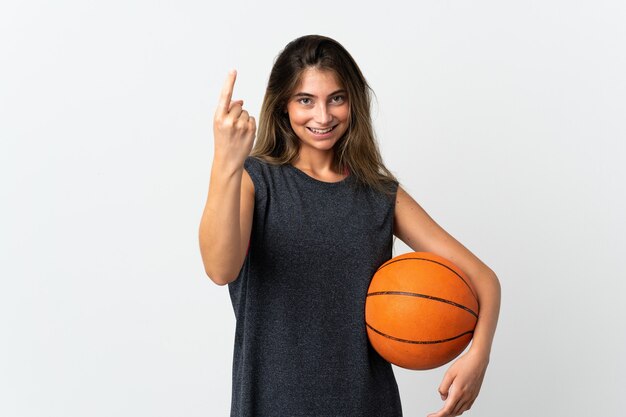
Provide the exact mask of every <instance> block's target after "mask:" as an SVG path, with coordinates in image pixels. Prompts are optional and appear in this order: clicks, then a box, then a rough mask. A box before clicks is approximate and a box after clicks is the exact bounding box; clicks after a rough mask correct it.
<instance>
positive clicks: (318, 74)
mask: <svg viewBox="0 0 626 417" xmlns="http://www.w3.org/2000/svg"><path fill="white" fill-rule="evenodd" d="M343 88H344V87H343V85H342V84H341V83H340V82H339V78H338V77H337V74H335V72H333V71H330V70H324V69H318V68H307V69H305V70H304V71H302V74H301V75H300V81H299V83H298V85H297V86H296V89H295V91H294V94H298V93H308V94H313V95H325V94H330V93H332V92H335V91H337V90H341V89H343Z"/></svg>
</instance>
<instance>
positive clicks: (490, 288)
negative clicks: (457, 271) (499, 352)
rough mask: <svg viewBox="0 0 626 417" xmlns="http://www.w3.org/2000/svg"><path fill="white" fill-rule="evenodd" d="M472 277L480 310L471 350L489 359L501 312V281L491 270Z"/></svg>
mask: <svg viewBox="0 0 626 417" xmlns="http://www.w3.org/2000/svg"><path fill="white" fill-rule="evenodd" d="M472 278H473V279H472V283H473V284H474V288H475V289H476V293H477V295H478V302H479V308H480V310H479V313H478V322H477V323H476V328H475V330H474V336H473V339H472V345H471V347H470V351H471V352H472V353H477V354H479V355H481V356H482V357H483V358H484V359H485V360H486V361H488V360H489V355H490V354H491V345H492V343H493V338H494V335H495V332H496V326H497V323H498V316H499V314H500V293H501V290H500V282H499V280H498V277H497V276H496V275H495V273H493V272H492V271H491V270H489V271H488V272H484V273H483V274H480V275H478V276H476V277H472Z"/></svg>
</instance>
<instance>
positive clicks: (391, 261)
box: [376, 258, 478, 301]
mask: <svg viewBox="0 0 626 417" xmlns="http://www.w3.org/2000/svg"><path fill="white" fill-rule="evenodd" d="M410 260H413V261H428V262H432V263H435V264H437V265H441V266H443V267H444V268H446V269H449V270H450V272H452V273H453V274H454V275H456V276H457V277H458V278H459V279H460V280H461V281H463V283H464V284H465V285H466V286H467V288H468V289H469V290H470V292H471V293H472V295H473V296H474V298H475V299H476V300H477V301H478V297H477V296H476V294H474V290H472V287H470V285H469V284H468V283H467V282H466V281H465V280H464V279H463V277H462V276H461V275H459V273H458V272H456V271H455V270H454V269H452V268H450V267H449V266H448V265H446V264H442V263H441V262H438V261H434V260H432V259H428V258H402V259H396V260H395V261H393V260H389V261H387V263H386V264H384V265H382V266H381V267H380V268H378V269H377V270H376V272H378V271H380V270H381V269H383V268H384V267H386V266H389V265H391V264H393V263H396V262H400V261H410Z"/></svg>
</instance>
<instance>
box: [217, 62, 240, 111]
mask: <svg viewBox="0 0 626 417" xmlns="http://www.w3.org/2000/svg"><path fill="white" fill-rule="evenodd" d="M236 79H237V70H234V69H232V70H230V71H228V76H227V77H226V81H225V82H224V86H223V87H222V92H221V93H220V102H219V104H218V106H217V111H218V113H228V107H229V106H230V101H231V99H232V97H233V89H234V88H235V80H236Z"/></svg>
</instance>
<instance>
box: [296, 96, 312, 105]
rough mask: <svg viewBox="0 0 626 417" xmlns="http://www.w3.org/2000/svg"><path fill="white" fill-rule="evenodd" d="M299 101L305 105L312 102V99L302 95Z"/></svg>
mask: <svg viewBox="0 0 626 417" xmlns="http://www.w3.org/2000/svg"><path fill="white" fill-rule="evenodd" d="M298 103H300V104H304V105H305V106H307V105H309V104H311V99H310V98H308V97H302V98H299V99H298Z"/></svg>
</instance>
